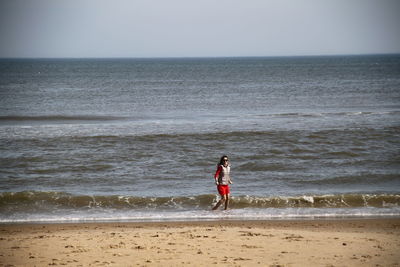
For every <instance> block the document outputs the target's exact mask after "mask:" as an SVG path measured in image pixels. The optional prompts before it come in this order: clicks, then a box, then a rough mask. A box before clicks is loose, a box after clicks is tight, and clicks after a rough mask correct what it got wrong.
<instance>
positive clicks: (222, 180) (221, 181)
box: [213, 156, 232, 210]
mask: <svg viewBox="0 0 400 267" xmlns="http://www.w3.org/2000/svg"><path fill="white" fill-rule="evenodd" d="M230 172H231V165H230V164H229V159H228V157H227V156H222V157H221V159H220V161H219V164H218V168H217V171H216V172H215V175H214V179H215V184H216V185H217V189H218V193H219V194H220V195H221V199H220V201H218V203H217V204H216V205H215V207H214V208H213V210H216V209H218V208H219V206H221V205H222V203H224V202H225V210H227V209H228V205H229V193H230V190H229V184H232V181H231V177H230Z"/></svg>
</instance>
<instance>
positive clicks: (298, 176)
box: [0, 55, 400, 222]
mask: <svg viewBox="0 0 400 267" xmlns="http://www.w3.org/2000/svg"><path fill="white" fill-rule="evenodd" d="M399 115H400V56H399V55H382V56H337V57H282V58H204V59H197V58H183V59H51V60H45V59H35V60H28V59H26V60H25V59H18V60H13V59H3V60H0V222H17V221H20V222H33V221H56V222H59V221H99V220H201V219H225V218H228V219H243V218H248V219H271V218H272V219H275V218H277V219H281V218H283V219H285V218H315V217H318V218H327V217H329V218H331V217H334V218H336V217H372V216H400V207H399V205H400V154H399V148H400V120H399ZM223 154H227V155H228V156H229V157H230V159H231V164H232V177H233V180H234V184H233V185H232V186H231V191H232V197H233V198H232V205H231V207H232V209H231V210H230V211H227V212H211V211H210V208H211V206H212V204H214V203H215V202H216V201H217V200H218V196H217V191H216V188H215V185H214V183H213V179H212V176H213V174H214V172H215V169H216V164H217V162H218V160H219V157H220V156H222V155H223Z"/></svg>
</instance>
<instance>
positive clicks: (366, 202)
mask: <svg viewBox="0 0 400 267" xmlns="http://www.w3.org/2000/svg"><path fill="white" fill-rule="evenodd" d="M217 199H218V197H217V196H216V195H213V194H206V195H196V196H171V197H138V196H120V195H109V196H108V195H72V194H69V193H65V192H41V191H23V192H3V193H0V211H1V212H8V213H10V212H11V213H12V212H21V211H29V212H35V211H46V210H47V211H50V210H55V209H78V210H79V209H93V208H103V209H139V210H146V209H153V210H158V209H159V210H176V209H207V208H209V207H210V206H211V205H212V204H213V203H215V202H216V201H217ZM399 205H400V195H399V194H337V195H335V194H332V195H302V196H270V197H260V196H249V195H246V196H233V197H232V198H231V207H232V208H234V209H245V208H261V209H265V208H358V207H373V208H390V207H398V206H399Z"/></svg>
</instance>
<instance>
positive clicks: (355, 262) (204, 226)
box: [0, 219, 400, 266]
mask: <svg viewBox="0 0 400 267" xmlns="http://www.w3.org/2000/svg"><path fill="white" fill-rule="evenodd" d="M53 265H56V266H62V265H64V266H184V265H185V266H221V265H222V266H399V265H400V219H379V220H372V219H371V220H369V219H365V220H331V221H325V220H312V221H311V220H310V221H216V222H158V223H86V224H83V223H78V224H31V225H27V224H17V225H0V266H53Z"/></svg>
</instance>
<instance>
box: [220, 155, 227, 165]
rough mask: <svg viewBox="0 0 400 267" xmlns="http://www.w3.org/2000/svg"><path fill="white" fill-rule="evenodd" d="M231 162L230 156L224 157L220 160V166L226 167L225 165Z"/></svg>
mask: <svg viewBox="0 0 400 267" xmlns="http://www.w3.org/2000/svg"><path fill="white" fill-rule="evenodd" d="M228 162H229V158H228V156H226V155H224V156H222V157H221V159H220V160H219V165H225V163H228Z"/></svg>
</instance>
